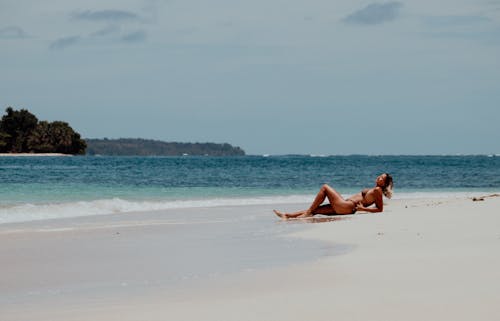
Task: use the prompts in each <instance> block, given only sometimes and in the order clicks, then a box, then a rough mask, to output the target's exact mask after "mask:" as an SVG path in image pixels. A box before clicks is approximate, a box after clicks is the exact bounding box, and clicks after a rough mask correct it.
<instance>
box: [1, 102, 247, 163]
mask: <svg viewBox="0 0 500 321" xmlns="http://www.w3.org/2000/svg"><path fill="white" fill-rule="evenodd" d="M0 153H9V154H13V155H15V154H24V153H29V154H46V153H58V154H72V155H84V154H87V155H110V156H183V155H193V156H242V155H245V151H243V150H242V149H241V148H240V147H234V146H231V145H230V144H227V143H224V144H217V143H177V142H164V141H158V140H151V139H141V138H120V139H107V138H104V139H82V138H81V137H80V134H79V133H77V132H75V131H74V130H73V128H71V126H70V125H69V124H68V123H66V122H63V121H53V122H48V121H45V120H42V121H39V120H38V118H37V117H36V116H35V115H34V114H32V113H31V112H29V111H28V110H26V109H20V110H14V109H13V108H12V107H8V108H7V109H6V110H5V115H3V117H2V118H1V120H0Z"/></svg>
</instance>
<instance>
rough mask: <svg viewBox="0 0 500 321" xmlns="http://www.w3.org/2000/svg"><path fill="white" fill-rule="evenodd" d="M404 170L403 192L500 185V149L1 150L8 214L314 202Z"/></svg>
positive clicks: (461, 192)
mask: <svg viewBox="0 0 500 321" xmlns="http://www.w3.org/2000/svg"><path fill="white" fill-rule="evenodd" d="M384 172H388V173H390V174H391V175H392V176H393V178H394V198H396V199H397V198H416V197H457V196H465V195H476V194H482V193H492V192H498V191H500V157H499V156H497V155H489V156H488V155H482V156H480V155H478V156H328V157H313V156H267V157H266V156H243V157H194V156H184V157H98V156H95V157H93V156H81V157H0V182H1V184H0V223H7V222H20V221H30V220H40V219H50V218H60V217H74V216H87V215H103V214H111V213H125V212H132V211H134V212H135V211H156V210H163V209H169V208H189V207H213V206H223V205H247V204H269V205H270V207H271V206H272V204H277V203H307V202H310V200H311V199H312V197H313V196H314V194H315V193H316V192H317V190H318V189H319V187H320V186H321V184H323V183H328V184H330V185H332V186H333V187H334V188H336V189H337V190H339V191H340V192H341V193H342V194H344V195H346V196H348V195H350V194H353V193H356V192H358V191H359V190H360V189H362V188H365V187H370V186H373V185H374V184H375V178H376V176H377V175H379V174H381V173H384Z"/></svg>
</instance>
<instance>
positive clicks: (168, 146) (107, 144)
mask: <svg viewBox="0 0 500 321" xmlns="http://www.w3.org/2000/svg"><path fill="white" fill-rule="evenodd" d="M86 142H87V146H88V147H87V153H88V154H89V155H115V156H119V155H123V156H125V155H129V156H132V155H138V156H182V155H200V156H202V155H208V156H242V155H245V152H244V151H243V150H242V149H241V148H239V147H233V146H231V145H230V144H215V143H170V142H162V141H157V140H150V139H134V138H120V139H106V138H104V139H86Z"/></svg>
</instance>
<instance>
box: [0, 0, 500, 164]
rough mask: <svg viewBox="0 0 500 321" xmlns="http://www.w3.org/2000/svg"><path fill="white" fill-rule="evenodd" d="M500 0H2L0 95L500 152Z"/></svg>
mask: <svg viewBox="0 0 500 321" xmlns="http://www.w3.org/2000/svg"><path fill="white" fill-rule="evenodd" d="M499 57H500V0H498V1H497V0H476V1H468V0H467V1H466V0H453V1H451V0H442V1H438V2H436V1H429V0H409V1H381V2H373V1H358V0H345V1H344V0H342V1H336V0H307V1H306V0H287V1H284V0H252V1H235V0H211V1H202V0H166V1H160V0H120V1H113V0H109V1H103V0H99V1H97V0H85V1H83V0H74V1H67V0H52V1H50V0H48V1H38V0H0V108H1V109H2V110H4V109H5V108H6V107H8V106H12V107H14V108H15V109H21V108H25V109H28V110H30V111H31V112H32V113H34V114H35V115H36V116H37V117H38V118H39V119H40V120H48V121H54V120H63V121H67V122H69V124H70V125H71V126H72V127H73V129H75V130H76V131H77V132H79V133H80V134H81V135H82V136H83V137H84V138H103V137H107V138H120V137H123V138H125V137H126V138H147V139H158V140H164V141H178V142H217V143H224V142H227V143H230V144H232V145H234V146H239V147H241V148H243V149H244V150H245V151H246V153H247V154H273V155H274V154H317V155H345V154H368V155H380V154H499V153H500V126H499V123H500V58H499Z"/></svg>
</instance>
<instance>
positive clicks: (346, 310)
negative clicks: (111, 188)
mask: <svg viewBox="0 0 500 321" xmlns="http://www.w3.org/2000/svg"><path fill="white" fill-rule="evenodd" d="M388 203H389V204H388V205H387V206H386V208H385V211H384V212H383V213H378V214H360V213H358V214H354V215H347V216H343V217H332V218H331V219H329V220H327V219H323V218H328V217H322V218H321V219H319V218H318V219H315V218H313V219H303V220H288V221H280V220H279V219H277V218H276V217H274V214H272V213H271V211H270V209H269V208H268V207H267V206H254V207H252V206H246V207H243V208H241V207H226V208H224V207H223V208H216V209H208V210H210V211H211V212H210V213H214V214H216V213H220V212H221V211H225V213H226V214H227V217H226V219H229V220H230V219H232V217H233V215H238V216H236V218H241V216H240V215H249V216H251V215H255V213H259V215H261V214H262V215H269V216H268V217H267V216H265V219H266V222H267V220H269V222H268V223H270V225H269V227H270V228H271V230H280V229H281V230H285V231H287V229H288V228H290V227H300V229H299V230H296V231H291V232H290V233H287V236H286V237H285V236H283V238H281V239H280V240H277V241H276V240H274V241H273V242H278V243H279V244H281V243H282V242H283V244H287V243H286V242H288V241H290V240H307V241H311V240H312V241H314V242H317V241H320V243H314V244H315V245H314V246H313V247H314V248H316V249H321V250H323V251H324V253H326V254H325V255H323V256H321V257H316V258H315V259H314V258H313V259H310V260H308V261H306V262H295V263H293V262H291V263H290V264H287V265H286V266H267V265H266V264H264V266H263V268H258V269H256V270H244V271H239V272H238V271H233V272H229V273H223V274H220V275H216V276H213V277H208V278H206V277H205V278H192V279H190V280H189V282H186V283H184V284H183V285H182V286H177V287H174V288H169V287H164V286H161V285H158V284H157V286H150V287H147V289H146V291H143V290H144V289H143V288H142V290H141V288H140V287H139V286H137V285H134V284H133V283H128V284H123V285H122V290H120V291H118V292H117V293H114V294H113V295H110V293H109V292H107V291H105V290H98V291H91V292H88V293H86V292H81V293H74V292H71V291H70V292H66V293H64V295H61V294H59V295H58V294H57V293H56V292H55V291H57V290H59V289H60V287H61V286H62V285H60V286H52V287H49V290H46V291H45V292H44V291H39V292H38V294H36V295H35V294H33V295H31V296H27V297H26V298H25V300H24V301H23V300H21V302H17V303H16V304H13V305H6V306H1V308H2V314H3V315H4V316H5V317H6V318H7V319H9V320H12V321H14V320H29V319H33V318H35V319H37V320H56V321H58V320H61V321H62V320H65V321H66V320H88V319H92V320H142V319H148V320H164V319H165V317H166V316H168V318H172V319H175V320H180V321H182V320H214V321H215V320H234V319H238V320H255V319H257V320H259V319H262V320H290V321H295V320H297V321H299V320H304V318H309V319H314V320H320V321H321V320H325V321H326V320H331V319H332V318H335V319H339V320H394V321H396V320H398V321H399V320H422V319H424V318H430V319H442V320H454V321H455V320H471V319H474V318H477V317H478V316H480V319H481V320H492V321H493V320H498V319H499V318H500V311H499V310H498V309H497V303H498V298H499V296H498V288H499V287H500V281H499V280H500V257H499V256H498V255H496V253H500V230H499V229H498V226H500V217H499V216H498V214H497V212H498V209H499V208H500V197H489V198H485V199H484V201H472V199H469V198H461V199H410V200H391V201H389V202H388ZM283 206H284V207H285V208H284V209H285V210H288V209H293V208H295V207H296V204H288V205H286V206H285V205H283ZM286 207H288V208H286ZM205 210H207V209H205ZM205 210H201V211H200V210H198V211H197V210H195V209H192V210H186V209H182V210H172V211H171V212H175V213H177V214H178V215H180V216H179V217H183V215H184V214H186V213H189V212H191V213H192V214H193V215H198V216H197V217H196V220H201V219H203V218H205V217H206V214H207V213H208V212H206V211H205ZM264 210H268V211H269V212H268V213H267V212H266V213H260V211H264ZM212 211H213V212H212ZM144 215H145V214H144V213H130V214H117V215H115V216H114V217H113V220H111V221H110V224H108V225H107V227H104V228H99V227H100V226H101V225H102V224H101V222H100V220H103V219H104V218H103V217H99V218H96V217H94V218H91V217H86V218H80V219H69V220H59V221H52V222H37V223H33V222H31V223H19V224H18V225H17V228H18V229H19V228H21V232H18V233H14V234H9V233H2V232H1V231H2V230H3V231H4V232H5V228H6V226H4V227H3V228H0V238H2V239H3V241H2V242H0V254H2V255H3V257H4V258H6V260H5V262H6V263H7V266H6V267H5V268H6V271H7V272H8V269H9V268H12V269H19V267H20V266H19V265H18V264H16V263H15V260H14V261H13V259H15V257H10V258H9V257H8V256H7V255H5V254H6V253H7V252H8V251H9V249H10V250H12V247H13V246H14V245H15V244H16V242H21V243H22V242H27V243H22V244H31V242H33V241H35V240H37V239H38V240H50V241H51V242H55V243H54V244H61V245H60V246H62V248H64V246H70V249H68V250H71V247H72V246H89V245H85V240H86V237H87V236H88V235H91V236H92V239H93V240H94V242H95V244H94V245H96V246H101V247H103V248H104V250H106V247H107V246H111V245H112V244H115V245H113V246H112V247H111V248H110V249H113V251H115V250H119V251H122V250H125V249H126V248H127V247H128V246H139V248H138V249H143V250H146V251H148V252H150V255H160V256H165V257H166V259H170V258H171V259H174V258H175V257H172V253H170V252H169V251H167V250H166V244H163V243H161V242H160V243H158V242H153V240H154V239H155V238H151V237H152V235H167V233H172V232H173V231H175V229H174V230H172V229H167V228H168V227H169V226H170V227H173V226H175V227H176V228H178V227H180V226H181V225H172V226H171V225H169V222H170V223H172V222H171V221H169V219H171V217H168V216H165V215H162V213H160V212H159V213H152V212H151V213H149V214H147V215H146V217H145V216H144ZM245 218H248V221H234V222H232V223H231V222H229V223H230V224H232V225H230V226H233V227H235V226H244V225H245V224H250V222H252V220H254V219H255V218H254V217H247V216H245ZM96 219H97V221H96ZM106 219H109V217H108V218H106ZM145 219H146V221H144V220H145ZM68 223H70V224H73V225H74V226H73V227H74V229H73V230H64V228H68V225H67V224H68ZM162 223H165V224H163V225H162ZM173 223H175V222H173ZM177 223H178V222H177ZM307 223H321V224H314V225H310V224H307ZM141 224H142V225H141ZM234 224H237V225H234ZM240 224H243V225H240ZM23 226H24V231H23ZM30 226H31V228H28V227H30ZM36 226H38V230H36V228H35V227H36ZM14 227H15V226H14V225H12V226H10V228H14ZM84 227H86V228H84ZM303 227H305V228H303ZM168 231H170V232H168ZM34 232H36V233H34ZM116 232H118V233H120V234H119V235H118V234H113V233H116ZM250 232H251V233H254V232H258V231H254V230H253V229H250ZM89 233H90V234H89ZM154 233H159V234H154ZM111 234H112V235H111ZM131 235H133V236H134V237H136V238H132V239H129V240H130V241H133V240H135V241H134V242H132V243H129V241H127V239H126V238H125V237H130V236H131ZM207 235H211V234H207ZM264 235H265V234H257V235H256V236H255V237H258V238H262V237H263V236H264ZM118 237H122V239H121V241H119V240H120V239H119V238H118ZM209 237H210V238H211V237H215V235H212V236H209ZM219 237H220V236H219ZM103 238H109V239H110V241H109V242H108V241H104V239H103ZM138 240H142V241H141V242H139V243H137V241H138ZM213 240H217V239H213ZM219 240H220V241H217V242H218V244H219V246H222V245H228V246H237V243H234V242H235V241H236V240H238V238H236V239H231V238H229V239H224V238H222V239H219ZM123 242H125V243H123ZM220 242H222V243H220ZM66 243H67V244H69V245H66ZM40 244H43V243H40ZM120 244H121V245H120ZM270 244H274V243H270ZM295 244H297V243H295ZM327 244H329V245H327ZM338 245H346V246H349V250H348V251H344V252H336V250H335V246H338ZM116 246H118V247H116ZM122 246H125V247H123V248H122ZM92 248H94V247H92ZM98 248H99V247H95V249H98ZM58 249H60V248H59V247H56V248H54V249H52V251H53V252H52V251H51V253H53V254H51V256H50V258H51V261H46V260H45V259H43V256H39V257H38V259H37V262H38V263H39V264H42V266H50V265H47V264H49V262H53V263H50V264H55V265H54V271H53V272H50V271H49V272H47V273H49V274H48V275H52V277H54V278H55V279H56V280H58V279H59V278H60V277H62V276H64V275H65V273H69V272H70V271H68V270H66V269H67V268H69V267H72V268H73V269H75V270H71V273H75V277H76V275H80V274H81V273H84V274H83V275H87V277H90V278H91V279H92V273H91V270H89V269H86V268H85V266H80V265H74V264H72V263H71V262H68V261H66V258H65V257H64V256H61V255H62V254H61V252H60V250H58ZM89 249H90V248H89ZM189 249H190V247H189V244H186V243H181V244H179V248H178V252H177V251H176V252H175V253H177V254H176V255H179V254H181V253H184V251H189ZM251 249H252V247H250V248H248V249H247V250H245V251H248V250H251ZM101 250H103V249H102V248H101ZM245 251H244V252H245ZM297 251H304V249H302V250H301V249H299V248H297ZM15 253H19V254H15V255H21V253H22V252H15ZM58 253H59V254H58ZM110 253H111V252H110ZM133 253H135V254H133V255H131V256H128V255H125V256H123V257H121V259H120V260H118V262H116V261H115V260H113V259H112V258H110V257H106V256H103V257H100V256H99V261H95V262H93V263H96V262H99V264H105V265H104V266H107V265H108V264H115V263H118V264H119V266H120V265H122V266H123V268H125V270H126V269H127V267H128V268H130V266H133V267H136V268H138V269H139V270H137V272H139V271H141V262H144V258H143V259H142V261H141V257H142V255H143V254H141V252H140V251H139V252H133ZM277 253H278V252H275V253H274V255H276V254H277ZM84 254H85V253H78V255H79V256H80V255H84ZM269 255H273V253H270V254H269ZM269 259H270V258H269ZM207 262H208V261H207ZM228 262H231V261H227V262H226V264H227V263H228ZM264 263H266V262H265V261H264ZM68 264H69V266H68ZM22 268H23V269H24V270H25V272H26V273H28V272H29V271H30V269H32V272H31V273H33V275H34V276H32V278H33V280H37V279H38V277H37V276H36V275H37V273H38V272H37V269H36V268H37V265H34V266H32V265H28V266H22ZM144 268H146V269H149V268H151V267H150V266H142V269H144ZM97 271H99V272H98V273H100V274H101V275H102V273H112V274H110V276H109V278H110V279H112V277H111V275H116V274H118V275H120V273H123V271H120V269H118V270H110V271H109V272H105V271H106V269H104V270H103V269H98V270H97ZM132 271H134V269H132ZM89 273H90V274H89ZM158 273H159V275H161V273H162V272H161V271H158ZM4 275H9V273H6V274H4ZM12 275H15V274H12ZM61 275H62V276H61ZM88 275H90V276H88ZM70 276H71V275H70ZM40 277H41V276H40ZM23 282H27V281H23ZM39 282H42V283H44V282H48V281H47V279H46V278H40V279H39ZM21 283H22V282H21ZM21 283H16V282H14V283H11V284H12V286H13V287H19V286H21V285H20V284H21ZM0 284H1V283H0ZM24 284H27V283H24ZM3 290H5V289H3ZM3 290H2V291H0V293H11V292H10V291H9V292H6V291H3ZM51 291H52V292H51ZM193 307H196V309H193ZM249 310H250V311H251V313H248V311H249Z"/></svg>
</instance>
